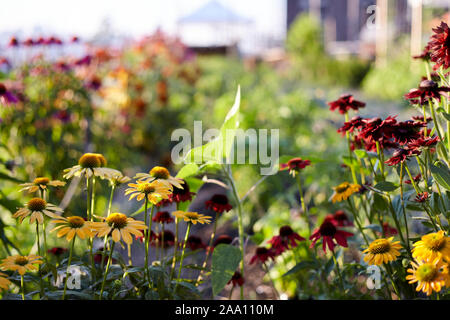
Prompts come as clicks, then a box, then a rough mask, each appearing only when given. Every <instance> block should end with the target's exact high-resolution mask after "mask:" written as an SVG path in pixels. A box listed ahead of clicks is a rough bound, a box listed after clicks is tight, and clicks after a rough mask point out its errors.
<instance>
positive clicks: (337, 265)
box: [331, 250, 344, 289]
mask: <svg viewBox="0 0 450 320" xmlns="http://www.w3.org/2000/svg"><path fill="white" fill-rule="evenodd" d="M331 253H332V254H333V261H334V265H335V266H336V272H337V274H338V277H339V282H340V283H341V288H342V289H344V279H342V275H341V269H340V268H339V264H338V262H337V259H336V253H335V252H334V250H331Z"/></svg>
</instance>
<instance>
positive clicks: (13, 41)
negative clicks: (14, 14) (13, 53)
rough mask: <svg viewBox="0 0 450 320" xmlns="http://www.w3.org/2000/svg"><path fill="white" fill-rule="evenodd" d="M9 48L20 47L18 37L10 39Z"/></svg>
mask: <svg viewBox="0 0 450 320" xmlns="http://www.w3.org/2000/svg"><path fill="white" fill-rule="evenodd" d="M8 46H9V47H18V46H19V41H18V40H17V38H16V37H11V39H9V43H8Z"/></svg>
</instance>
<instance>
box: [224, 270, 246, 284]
mask: <svg viewBox="0 0 450 320" xmlns="http://www.w3.org/2000/svg"><path fill="white" fill-rule="evenodd" d="M244 282H245V280H244V278H243V277H242V275H241V273H240V272H239V271H236V272H235V273H234V274H233V276H232V277H231V279H230V281H228V283H227V284H230V283H232V284H233V287H236V286H240V287H242V286H243V285H244Z"/></svg>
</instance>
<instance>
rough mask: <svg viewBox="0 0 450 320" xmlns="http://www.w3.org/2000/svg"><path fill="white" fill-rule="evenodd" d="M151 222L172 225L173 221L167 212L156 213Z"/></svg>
mask: <svg viewBox="0 0 450 320" xmlns="http://www.w3.org/2000/svg"><path fill="white" fill-rule="evenodd" d="M152 221H153V222H158V223H172V222H173V221H174V219H173V217H172V216H171V215H170V213H169V212H168V211H158V212H157V213H156V214H155V216H154V217H153V218H152Z"/></svg>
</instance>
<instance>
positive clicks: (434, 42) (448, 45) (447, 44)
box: [428, 21, 450, 70]
mask: <svg viewBox="0 0 450 320" xmlns="http://www.w3.org/2000/svg"><path fill="white" fill-rule="evenodd" d="M433 32H434V34H433V35H432V36H431V39H430V41H429V42H428V46H429V47H430V57H431V61H433V62H434V63H436V64H435V66H434V69H435V70H437V69H439V67H441V66H442V67H443V68H444V69H448V68H449V67H450V29H449V27H448V25H447V24H446V23H445V22H443V21H442V22H441V25H440V26H438V27H436V28H434V29H433Z"/></svg>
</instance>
